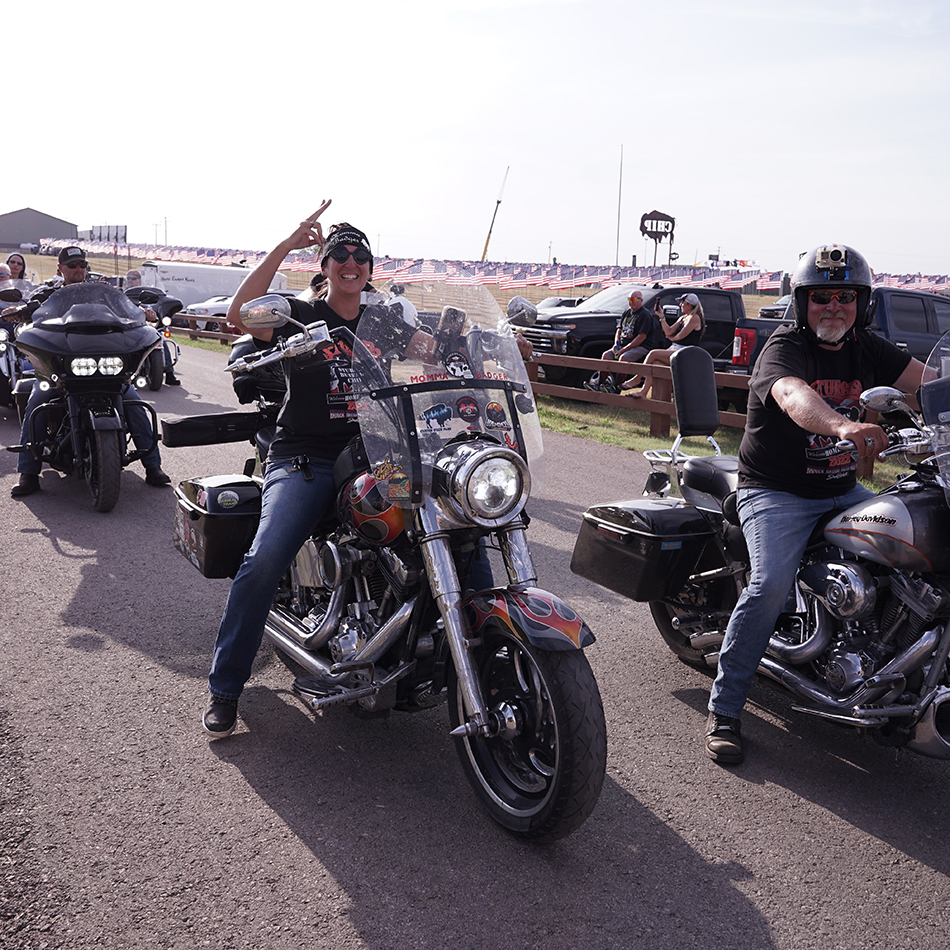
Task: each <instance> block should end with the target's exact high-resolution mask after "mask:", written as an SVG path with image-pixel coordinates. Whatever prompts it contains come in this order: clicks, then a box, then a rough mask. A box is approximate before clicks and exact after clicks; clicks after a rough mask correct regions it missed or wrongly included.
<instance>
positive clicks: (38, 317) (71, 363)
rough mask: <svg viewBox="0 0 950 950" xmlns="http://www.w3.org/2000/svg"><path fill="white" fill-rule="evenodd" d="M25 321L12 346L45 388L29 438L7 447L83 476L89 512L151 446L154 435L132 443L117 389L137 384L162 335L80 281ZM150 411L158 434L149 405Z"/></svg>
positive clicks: (127, 305)
mask: <svg viewBox="0 0 950 950" xmlns="http://www.w3.org/2000/svg"><path fill="white" fill-rule="evenodd" d="M35 305H36V301H32V302H31V303H27V304H24V306H25V307H28V308H30V309H31V310H32V311H33V315H32V323H31V324H29V325H24V326H22V327H21V328H20V329H19V330H18V331H17V333H16V349H17V350H18V351H19V352H20V353H21V354H22V355H23V356H25V357H26V358H27V359H29V361H30V362H31V363H32V364H33V368H34V370H35V374H36V379H37V380H39V383H40V386H41V387H43V388H45V389H47V390H48V391H49V393H50V394H51V398H50V400H49V401H48V402H46V403H45V404H43V405H42V406H41V407H40V409H39V410H38V411H36V412H34V413H32V414H31V416H30V421H29V439H28V440H27V443H26V444H25V445H23V446H8V448H9V450H10V451H20V450H27V451H31V452H32V453H33V454H34V455H35V456H36V457H37V458H38V459H39V460H40V461H41V462H44V463H45V464H47V465H49V467H50V468H53V469H56V470H57V471H60V472H64V473H65V474H67V475H73V474H74V475H76V476H78V477H79V478H82V479H84V480H85V481H86V483H87V484H88V486H89V492H90V494H91V496H92V503H93V507H94V508H95V509H96V511H111V510H112V509H113V508H114V507H115V505H116V503H117V502H118V500H119V487H120V476H121V474H122V469H123V467H124V466H126V465H129V464H131V463H132V462H134V461H136V460H138V459H140V458H142V457H143V456H144V455H146V454H147V453H148V452H150V451H151V450H152V449H154V448H155V445H156V444H157V437H154V438H153V441H152V444H151V445H149V446H145V447H144V448H134V447H133V444H132V439H131V433H130V429H129V423H128V419H127V418H126V405H125V401H124V399H123V393H124V392H125V389H126V387H127V386H128V385H129V384H130V383H136V384H139V385H144V382H145V380H144V376H143V367H144V365H145V364H146V362H147V360H148V358H149V354H151V353H152V352H153V351H154V350H158V351H159V352H160V351H161V337H160V336H159V334H158V332H157V331H156V330H155V329H154V328H153V327H151V326H149V325H148V323H147V322H146V319H145V313H144V311H142V310H140V309H139V308H138V307H136V306H135V304H134V303H132V301H131V300H129V298H128V297H126V296H125V294H122V293H120V292H119V291H118V290H116V289H115V288H113V287H110V286H109V285H108V284H105V283H101V282H84V283H78V284H70V285H69V286H66V287H60V288H59V289H58V290H57V291H56V292H55V293H54V294H53V295H52V296H50V297H49V298H48V299H47V300H46V301H45V302H43V303H42V304H41V305H40V306H39V307H38V308H37V309H35V310H33V307H35ZM33 385H34V380H33V379H32V378H24V379H20V381H19V382H18V383H17V385H16V391H15V394H14V395H15V399H16V403H17V410H18V413H19V415H20V423H21V425H22V422H23V418H24V413H25V411H26V404H27V400H28V399H29V396H30V393H31V391H32V389H33ZM137 406H141V407H142V409H143V410H144V411H145V412H147V413H149V415H150V417H151V422H152V431H153V432H157V429H158V419H157V417H156V414H155V410H154V408H152V406H150V405H149V404H148V403H145V402H142V401H137Z"/></svg>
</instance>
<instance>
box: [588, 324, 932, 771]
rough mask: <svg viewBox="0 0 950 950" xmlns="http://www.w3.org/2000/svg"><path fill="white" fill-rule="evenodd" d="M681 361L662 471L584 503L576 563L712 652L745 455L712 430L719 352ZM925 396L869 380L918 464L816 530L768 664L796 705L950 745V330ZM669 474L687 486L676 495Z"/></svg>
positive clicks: (766, 672) (910, 460)
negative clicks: (709, 451)
mask: <svg viewBox="0 0 950 950" xmlns="http://www.w3.org/2000/svg"><path fill="white" fill-rule="evenodd" d="M671 371H672V375H673V389H674V393H675V399H676V415H677V419H678V422H679V436H678V438H677V440H676V442H675V443H674V445H673V447H672V449H670V450H663V451H654V450H651V451H648V452H646V453H644V454H645V456H646V457H647V459H648V460H649V461H650V462H651V464H652V466H653V468H654V471H653V472H651V474H650V476H649V478H648V480H647V484H646V487H645V489H644V491H643V497H640V498H634V499H629V500H624V501H617V502H613V503H610V504H602V505H596V506H594V507H591V508H589V509H588V510H587V511H586V512H585V513H584V516H583V521H582V525H581V529H580V532H579V534H578V537H577V540H576V542H575V546H574V555H573V559H572V563H571V569H572V570H573V571H574V572H575V573H576V574H580V575H581V576H582V577H586V578H588V579H589V580H592V581H595V582H596V583H598V584H600V585H602V586H603V587H607V588H609V589H610V590H613V591H616V592H617V593H620V594H623V595H625V596H627V597H629V598H630V599H631V600H635V601H640V602H646V603H649V605H650V611H651V613H652V614H653V619H654V621H655V623H656V626H657V629H658V631H659V633H660V636H662V637H663V639H664V641H665V642H666V644H667V646H668V647H669V648H670V649H671V650H672V651H673V652H674V653H675V654H676V655H677V656H679V657H681V658H682V659H683V660H685V661H686V662H687V663H691V664H694V665H697V666H710V667H715V666H716V664H717V661H718V656H719V648H720V645H721V644H722V641H723V637H724V633H725V628H726V625H727V623H728V621H729V617H730V614H731V613H732V609H733V607H734V606H735V604H736V601H737V600H738V597H739V594H740V593H741V591H742V589H743V588H744V586H745V584H746V581H747V571H748V553H747V550H746V546H745V539H744V537H743V535H742V531H741V529H740V528H739V526H738V519H737V517H736V512H735V504H734V502H735V489H736V482H737V471H738V464H737V459H736V458H734V457H729V456H723V455H721V454H720V453H719V448H718V446H717V445H716V444H715V442H714V440H713V439H712V435H713V433H714V432H715V431H716V428H717V427H718V424H719V413H718V409H717V401H716V383H715V379H714V376H713V367H712V361H711V359H710V357H709V355H708V354H707V353H705V352H704V351H702V350H700V349H698V348H697V347H687V348H685V349H683V350H680V351H678V352H677V353H675V354H674V355H673V358H672V361H671ZM919 396H920V406H921V411H920V412H916V411H914V410H913V409H911V408H910V407H909V406H908V405H907V403H906V401H905V399H904V396H903V395H902V394H901V393H900V392H898V390H896V389H892V388H890V387H883V386H881V387H875V388H873V389H869V390H867V391H865V392H864V393H863V394H862V395H861V405H862V406H863V407H864V408H865V409H869V410H873V411H875V412H878V413H880V414H881V416H882V424H883V425H884V427H885V430H886V431H887V432H888V436H889V441H890V444H889V447H888V448H887V449H886V450H885V451H884V453H883V454H884V455H885V456H892V457H897V458H899V459H901V460H902V461H903V463H904V464H905V466H906V467H907V469H908V471H906V472H905V473H904V474H902V475H901V476H900V478H898V480H897V481H896V482H895V484H894V485H892V486H891V487H889V488H887V489H885V490H884V491H882V492H881V493H879V494H878V495H876V496H875V497H874V498H871V499H869V500H868V501H863V502H860V503H859V504H857V505H854V506H853V507H851V508H848V509H847V510H845V511H841V512H837V513H834V514H833V515H830V516H829V518H828V519H827V520H826V522H825V523H823V524H821V525H819V527H818V528H817V529H816V531H815V533H814V535H813V537H812V540H811V543H810V545H809V547H808V549H807V550H806V552H805V556H804V558H803V560H802V563H801V566H800V568H799V570H798V576H797V578H796V582H795V585H794V588H793V590H792V592H791V593H790V597H789V601H788V603H787V606H786V611H785V612H784V613H782V614H781V615H780V616H779V620H778V624H777V626H776V629H775V631H774V633H773V635H772V638H771V641H770V644H769V648H768V651H767V653H766V655H765V657H764V658H763V659H762V661H761V663H760V664H759V668H758V675H759V677H760V678H761V679H763V680H764V681H766V682H768V683H769V684H771V685H774V686H776V687H778V688H780V689H781V690H783V691H785V692H786V693H788V694H791V696H792V697H794V700H795V703H794V706H793V708H794V709H795V710H796V711H798V712H801V713H803V714H807V715H811V716H818V717H820V718H822V719H827V720H830V721H832V722H836V723H840V724H842V725H845V726H851V727H854V728H857V729H859V730H863V731H867V732H870V734H871V735H872V736H873V737H874V738H875V739H876V740H877V741H878V742H880V743H881V744H883V745H886V746H902V747H904V748H907V749H909V750H911V751H913V752H917V753H920V754H922V755H926V756H931V757H933V758H938V759H948V758H950V665H948V657H950V334H947V335H945V336H944V337H943V338H942V339H941V340H940V341H939V343H938V344H937V346H936V348H935V349H934V351H933V353H932V355H931V357H930V359H929V362H928V364H927V368H926V372H925V374H924V382H923V385H922V386H921V389H920V394H919ZM684 436H705V437H707V438H708V439H709V441H710V442H711V443H712V445H713V447H714V448H715V450H716V454H715V455H706V456H691V455H686V454H684V453H682V452H681V451H680V442H681V439H682V438H683V437H684ZM848 447H851V448H853V446H851V445H850V443H838V448H848ZM671 479H672V480H674V481H675V485H676V488H677V489H678V491H679V493H680V495H681V496H682V497H679V498H677V497H669V496H670V490H671ZM781 541H782V539H781V538H776V539H775V543H776V544H781Z"/></svg>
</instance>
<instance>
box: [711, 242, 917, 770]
mask: <svg viewBox="0 0 950 950" xmlns="http://www.w3.org/2000/svg"><path fill="white" fill-rule="evenodd" d="M791 289H792V297H793V307H794V314H795V322H794V324H793V325H789V326H785V327H780V328H779V329H778V330H776V331H775V332H774V333H773V334H772V335H771V336H770V337H769V340H768V342H767V343H766V345H765V347H764V349H763V350H762V353H761V355H760V356H759V358H758V360H757V361H756V364H755V369H754V370H753V373H752V379H751V380H750V382H749V405H748V412H747V423H746V428H745V433H744V435H743V438H742V443H741V445H740V447H739V488H738V493H737V500H738V504H737V507H738V514H739V519H740V522H741V525H742V532H743V534H744V536H745V539H746V543H747V545H748V550H749V557H750V568H751V573H750V579H749V584H748V586H747V587H746V588H745V590H744V591H743V592H742V594H741V596H740V598H739V601H738V603H737V604H736V607H735V609H734V610H733V612H732V616H731V617H730V620H729V625H728V627H727V629H726V635H725V640H724V642H723V644H722V649H721V651H720V655H719V671H718V673H717V675H716V680H715V682H714V683H713V686H712V690H711V692H710V697H709V718H708V720H707V723H706V733H705V747H706V752H707V754H708V755H709V756H710V758H712V759H713V760H714V761H716V762H719V763H721V764H738V763H739V762H741V761H742V759H743V749H742V739H741V733H740V722H739V716H740V714H741V712H742V707H743V706H744V704H745V700H746V695H747V693H748V691H749V688H750V687H751V685H752V680H753V677H754V676H755V672H756V669H757V667H758V665H759V662H760V661H761V660H762V658H763V656H764V655H765V652H766V649H767V647H768V642H769V637H770V636H771V633H772V631H773V630H774V629H775V622H776V620H777V618H778V616H779V614H780V613H781V611H782V610H783V609H784V607H785V603H786V599H787V597H788V594H789V592H790V591H791V589H792V584H793V582H794V579H795V572H796V570H797V568H798V564H799V562H800V561H801V558H802V555H803V554H804V552H805V548H806V545H807V543H808V539H809V536H810V535H811V533H812V531H813V530H814V528H815V527H816V525H817V524H818V523H819V521H822V520H824V518H825V516H826V515H828V514H829V513H831V512H833V511H836V510H839V509H842V508H847V507H850V506H851V505H854V504H856V503H857V502H859V501H862V500H864V499H865V498H869V497H871V496H872V494H873V493H872V492H871V491H870V490H869V489H866V488H864V486H862V485H860V484H858V483H857V461H856V457H860V458H870V457H873V456H874V455H876V454H877V453H878V452H881V451H883V450H884V449H885V448H886V447H887V437H886V435H885V434H884V431H883V429H881V428H880V427H879V426H877V425H874V424H872V423H869V422H865V421H864V414H863V411H862V410H861V409H860V406H859V402H858V397H859V396H860V394H861V392H862V391H863V390H865V389H868V388H870V387H872V386H896V387H897V388H898V389H900V390H902V391H903V392H905V393H913V392H916V390H917V388H918V387H919V386H920V382H921V374H922V372H923V369H924V367H923V364H922V363H920V362H919V361H918V360H916V359H913V358H911V356H910V355H909V354H908V353H906V352H904V351H902V350H900V349H898V348H897V347H896V346H894V344H892V343H890V342H889V341H887V340H885V339H883V338H882V337H880V336H878V335H876V334H873V333H871V332H869V330H868V323H869V321H870V314H869V312H868V302H869V300H870V296H871V270H870V268H869V267H868V264H867V261H866V260H865V259H864V257H863V256H862V255H861V254H859V253H858V252H857V251H856V250H854V248H851V247H846V246H844V245H834V244H831V245H824V246H821V247H818V248H814V249H813V250H810V251H808V252H807V253H806V254H804V255H803V256H802V258H801V259H800V261H799V263H798V266H797V268H796V270H795V272H794V275H793V277H792V284H791ZM839 441H847V442H849V443H854V446H853V448H852V447H851V446H850V445H848V446H839V445H838V442H839Z"/></svg>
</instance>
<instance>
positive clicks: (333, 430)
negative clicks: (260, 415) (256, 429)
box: [268, 299, 359, 460]
mask: <svg viewBox="0 0 950 950" xmlns="http://www.w3.org/2000/svg"><path fill="white" fill-rule="evenodd" d="M289 302H290V306H291V310H292V311H293V317H294V319H295V320H299V321H300V322H301V323H304V324H307V323H313V322H315V321H317V320H324V321H326V324H327V327H328V329H330V330H333V329H335V328H337V327H344V326H345V327H349V328H350V330H352V331H354V332H355V331H356V325H357V322H358V321H356V320H344V319H343V318H342V317H341V316H339V315H338V314H337V313H336V311H335V310H333V309H332V308H331V307H330V305H329V304H328V303H327V302H326V301H325V300H316V301H314V302H313V303H305V302H304V301H302V300H296V299H291V300H290V301H289ZM281 330H282V331H283V332H282V333H281V336H287V335H293V334H294V333H297V332H299V330H298V328H297V327H294V326H292V325H288V326H287V327H286V328H281ZM268 345H269V344H268ZM331 352H333V351H331ZM351 355H352V354H351V351H350V347H349V345H347V344H345V343H343V342H340V343H338V345H337V348H336V351H335V355H334V358H333V360H332V362H330V363H328V364H327V363H324V364H323V365H317V366H313V365H311V366H306V365H305V366H299V365H294V363H293V361H292V360H285V361H284V377H285V379H286V381H287V394H286V395H285V396H284V403H283V405H282V406H281V409H280V414H279V415H278V417H277V436H276V438H275V439H274V441H273V443H272V445H271V449H270V457H271V458H295V457H297V456H303V455H306V456H308V457H310V458H322V459H330V460H333V459H336V457H337V456H338V455H339V454H340V452H342V451H343V449H344V448H345V447H346V444H347V443H348V442H349V441H350V439H352V438H353V436H355V435H358V434H359V426H358V425H357V423H356V406H355V404H354V403H353V400H352V398H351V397H350V394H351V393H352V390H353V369H352V365H351Z"/></svg>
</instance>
